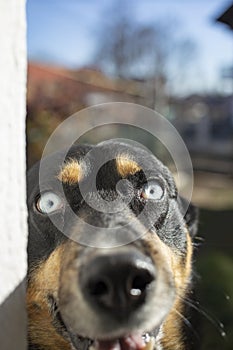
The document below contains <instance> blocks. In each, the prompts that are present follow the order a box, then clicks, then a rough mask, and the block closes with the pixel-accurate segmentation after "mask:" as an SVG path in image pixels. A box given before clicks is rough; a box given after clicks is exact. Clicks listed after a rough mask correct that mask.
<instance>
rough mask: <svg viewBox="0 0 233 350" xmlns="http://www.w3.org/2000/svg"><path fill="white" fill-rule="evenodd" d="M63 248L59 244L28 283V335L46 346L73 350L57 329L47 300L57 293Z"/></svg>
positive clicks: (35, 342)
mask: <svg viewBox="0 0 233 350" xmlns="http://www.w3.org/2000/svg"><path fill="white" fill-rule="evenodd" d="M62 251H63V246H59V247H58V248H57V249H56V250H55V251H54V252H53V253H52V254H51V255H50V256H49V258H48V259H47V260H46V261H45V262H43V263H42V264H41V265H39V266H38V267H35V268H34V271H33V272H32V275H31V276H30V280H29V283H28V290H27V311H28V319H29V324H28V332H29V338H30V339H31V341H32V342H33V343H34V344H39V345H40V347H43V349H46V350H54V349H57V350H70V345H69V343H68V342H67V341H66V340H65V339H64V338H63V337H62V336H61V335H60V334H59V333H57V331H56V328H55V327H54V325H53V323H52V321H53V320H52V315H51V312H50V306H49V303H48V296H49V295H53V296H55V297H57V291H58V284H59V275H60V269H61V254H62Z"/></svg>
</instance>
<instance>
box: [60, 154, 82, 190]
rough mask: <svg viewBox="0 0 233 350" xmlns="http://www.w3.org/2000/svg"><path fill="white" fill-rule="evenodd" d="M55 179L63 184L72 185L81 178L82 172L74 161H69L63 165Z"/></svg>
mask: <svg viewBox="0 0 233 350" xmlns="http://www.w3.org/2000/svg"><path fill="white" fill-rule="evenodd" d="M57 178H58V179H59V180H60V181H62V182H63V183H66V184H69V185H74V184H76V183H78V182H79V181H80V180H81V179H82V178H83V171H82V168H81V165H80V164H79V163H78V161H77V160H75V159H70V160H69V162H68V163H66V164H65V165H64V167H63V168H62V169H61V171H60V173H59V174H58V176H57Z"/></svg>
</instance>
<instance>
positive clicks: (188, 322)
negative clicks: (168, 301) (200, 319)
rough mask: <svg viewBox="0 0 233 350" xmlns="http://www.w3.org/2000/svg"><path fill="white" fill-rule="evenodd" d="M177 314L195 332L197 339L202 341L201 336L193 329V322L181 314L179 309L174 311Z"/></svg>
mask: <svg viewBox="0 0 233 350" xmlns="http://www.w3.org/2000/svg"><path fill="white" fill-rule="evenodd" d="M174 311H175V313H176V314H177V315H178V316H179V317H180V318H181V319H182V321H183V322H184V324H185V325H186V326H187V327H188V328H189V329H190V330H191V331H192V332H193V334H194V335H195V337H196V338H197V339H200V336H199V334H198V333H197V332H196V331H195V329H194V328H193V326H192V324H191V322H190V321H189V320H188V319H187V318H186V317H185V316H184V315H183V314H182V313H180V312H179V311H178V310H177V309H174Z"/></svg>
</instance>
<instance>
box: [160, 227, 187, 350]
mask: <svg viewBox="0 0 233 350" xmlns="http://www.w3.org/2000/svg"><path fill="white" fill-rule="evenodd" d="M186 237H187V251H186V256H185V259H184V257H183V258H182V257H181V256H178V255H177V254H175V253H174V252H172V251H171V257H172V271H173V275H174V280H175V285H176V290H177V296H176V299H175V302H174V305H173V308H172V310H171V312H170V313H169V315H168V317H167V318H166V320H165V322H164V324H163V327H162V329H163V334H164V337H163V339H162V341H161V343H162V346H163V349H166V350H167V349H168V350H169V349H172V350H184V345H183V339H182V338H183V335H182V325H183V323H184V319H183V311H184V310H183V308H184V303H183V298H185V295H186V292H187V289H188V285H189V283H190V278H191V262H192V242H191V238H190V235H189V233H188V232H187V233H186Z"/></svg>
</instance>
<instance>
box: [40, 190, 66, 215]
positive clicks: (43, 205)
mask: <svg viewBox="0 0 233 350" xmlns="http://www.w3.org/2000/svg"><path fill="white" fill-rule="evenodd" d="M62 204H63V203H62V200H61V198H60V197H59V196H58V195H57V194H55V193H54V192H44V193H42V194H41V196H40V198H39V199H38V201H37V203H36V207H37V209H38V210H39V211H40V212H41V213H43V214H50V213H52V212H53V211H55V210H58V209H61V207H62Z"/></svg>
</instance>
